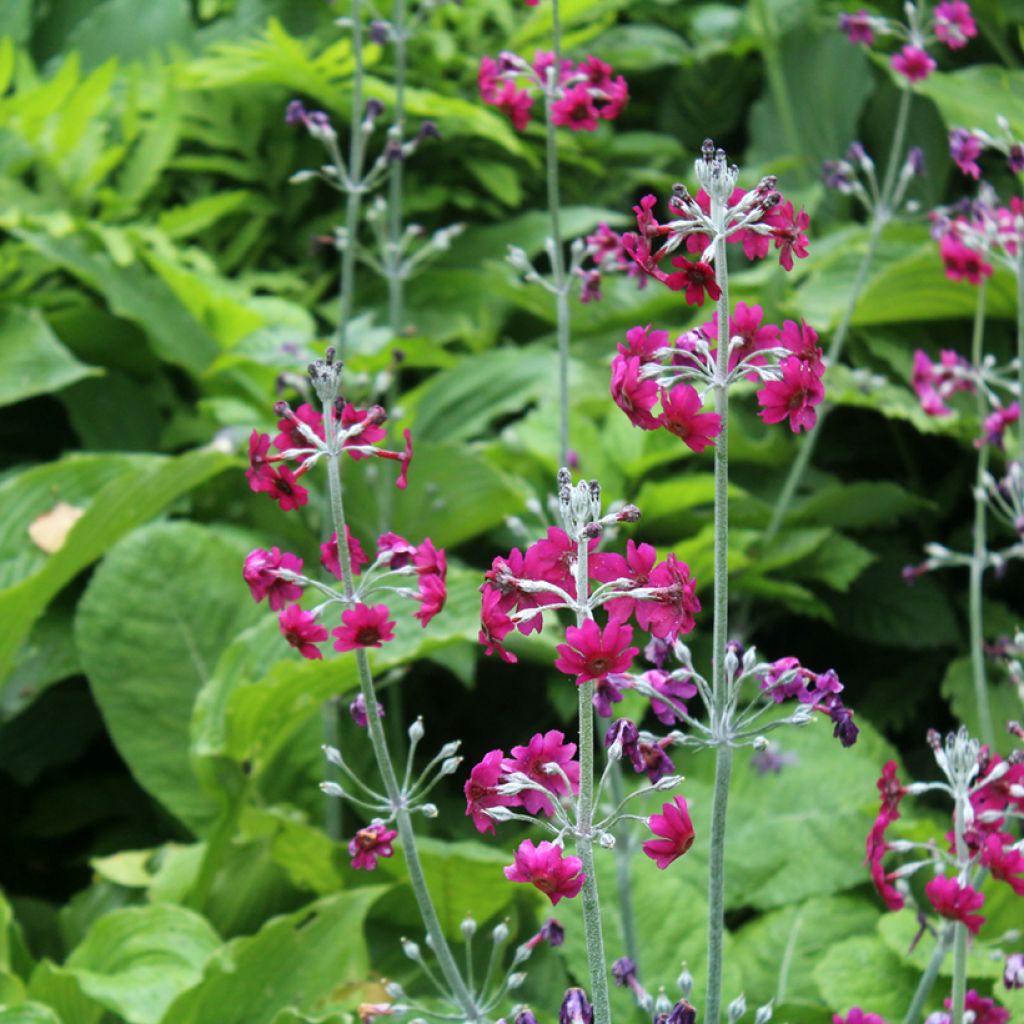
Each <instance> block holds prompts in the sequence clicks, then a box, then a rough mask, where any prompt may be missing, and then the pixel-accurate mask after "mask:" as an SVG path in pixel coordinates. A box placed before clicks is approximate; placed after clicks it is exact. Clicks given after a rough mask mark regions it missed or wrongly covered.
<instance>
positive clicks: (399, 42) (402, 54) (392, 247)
mask: <svg viewBox="0 0 1024 1024" xmlns="http://www.w3.org/2000/svg"><path fill="white" fill-rule="evenodd" d="M391 25H392V30H393V31H394V34H395V40H394V42H395V112H394V124H395V128H397V129H398V137H399V138H400V139H401V138H402V137H403V134H404V132H405V73H406V64H407V57H408V52H407V46H406V42H407V40H406V35H405V0H395V3H394V7H393V9H392V14H391ZM403 172H404V168H403V166H402V161H401V160H395V161H393V162H392V164H391V180H390V181H389V182H388V190H389V193H388V230H387V244H388V249H389V252H388V254H387V255H388V258H389V259H390V260H393V261H394V263H393V264H391V263H389V264H386V265H387V266H388V270H389V273H388V325H389V326H390V327H391V333H392V334H394V335H395V336H396V337H397V336H398V335H400V334H401V333H402V328H403V326H404V325H403V323H402V320H403V318H404V316H405V282H404V281H403V280H402V277H401V274H400V273H399V263H398V261H399V250H400V246H401V241H402V190H403V188H404V185H405V180H404V176H403Z"/></svg>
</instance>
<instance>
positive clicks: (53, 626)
mask: <svg viewBox="0 0 1024 1024" xmlns="http://www.w3.org/2000/svg"><path fill="white" fill-rule="evenodd" d="M77 672H78V655H77V653H76V652H75V643H74V637H73V636H72V630H71V615H70V613H69V612H68V611H66V610H56V609H55V610H53V611H51V612H50V613H48V614H47V615H46V616H44V617H43V618H42V619H40V620H39V622H37V623H36V626H35V629H33V630H32V633H31V635H30V636H29V638H28V639H27V640H26V641H25V643H24V644H23V645H22V646H21V648H20V650H19V651H18V657H17V659H16V660H15V663H14V668H13V669H12V671H11V674H10V675H9V676H8V677H7V680H6V681H5V682H4V684H3V686H2V687H0V722H7V721H10V720H11V719H12V718H14V717H15V716H17V715H19V714H21V712H22V711H24V710H25V708H27V707H28V706H29V704H31V703H32V702H33V701H34V700H35V699H36V698H37V697H38V696H39V695H40V694H41V693H43V692H44V691H46V690H47V689H48V688H49V687H51V686H52V685H53V684H54V683H59V682H60V681H61V680H62V679H67V678H68V677H69V676H73V675H75V674H76V673H77Z"/></svg>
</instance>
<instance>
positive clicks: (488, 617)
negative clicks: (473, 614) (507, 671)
mask: <svg viewBox="0 0 1024 1024" xmlns="http://www.w3.org/2000/svg"><path fill="white" fill-rule="evenodd" d="M480 592H481V594H482V595H483V598H482V601H481V604H480V635H479V641H480V643H482V644H483V645H484V654H497V655H498V657H499V658H501V660H502V661H507V662H508V663H509V664H510V665H514V664H515V663H516V662H517V661H518V660H519V659H518V658H517V657H516V656H515V655H514V654H513V653H512V652H511V651H506V650H505V648H504V647H503V646H502V643H501V642H502V640H504V639H505V637H506V636H508V634H509V633H511V632H512V630H513V629H514V628H515V623H513V621H512V620H511V619H510V618H509V617H508V615H506V614H505V612H503V611H502V610H501V602H502V595H501V593H500V592H499V591H497V590H495V589H494V587H489V586H487V585H486V584H485V585H484V586H483V587H481V588H480Z"/></svg>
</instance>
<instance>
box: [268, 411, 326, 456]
mask: <svg viewBox="0 0 1024 1024" xmlns="http://www.w3.org/2000/svg"><path fill="white" fill-rule="evenodd" d="M278 408H280V406H278ZM288 412H289V413H290V415H288V416H285V417H283V418H282V419H280V420H278V421H277V429H278V430H279V431H281V433H279V434H278V435H277V437H275V438H274V447H275V448H276V449H277V450H278V451H279V452H286V451H288V450H289V449H291V448H305V449H309V448H311V447H313V443H312V442H311V441H310V440H309V438H308V437H306V436H305V435H304V434H303V433H302V430H301V429H300V427H299V423H302V424H303V425H304V426H305V427H306V428H307V429H309V430H311V431H312V432H313V433H314V434H315V435H316V436H317V437H318V438H320V440H321V441H322V440H323V439H324V421H323V417H322V416H321V415H320V413H318V412H317V411H316V409H314V408H313V406H311V405H309V404H308V403H306V402H303V404H302V405H300V406H299V407H298V409H296V410H295V411H294V412H291V410H290V409H289V410H288Z"/></svg>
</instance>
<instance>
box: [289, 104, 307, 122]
mask: <svg viewBox="0 0 1024 1024" xmlns="http://www.w3.org/2000/svg"><path fill="white" fill-rule="evenodd" d="M305 120H306V108H305V107H304V106H303V105H302V100H292V101H291V103H289V104H288V106H287V107H286V108H285V111H284V123H285V124H302V123H304V122H305Z"/></svg>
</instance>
